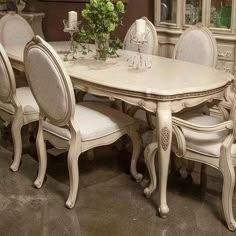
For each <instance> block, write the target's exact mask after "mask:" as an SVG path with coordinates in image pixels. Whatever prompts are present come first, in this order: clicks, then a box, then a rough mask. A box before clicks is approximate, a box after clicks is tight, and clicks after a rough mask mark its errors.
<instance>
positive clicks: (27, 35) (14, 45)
mask: <svg viewBox="0 0 236 236" xmlns="http://www.w3.org/2000/svg"><path fill="white" fill-rule="evenodd" d="M33 37H34V32H33V30H32V28H31V26H30V25H29V23H28V22H27V21H26V20H25V19H24V18H23V17H21V16H20V15H18V14H16V13H10V14H7V15H5V16H3V17H2V18H1V19H0V43H1V44H2V45H3V47H4V49H5V51H6V52H7V54H11V52H12V51H15V50H17V51H20V52H21V53H22V56H23V51H24V48H25V45H26V44H27V43H28V42H29V41H30V40H32V38H33ZM12 63H13V65H14V73H15V77H16V87H22V86H27V84H26V79H25V74H24V73H23V72H21V71H20V69H19V70H17V69H18V68H17V63H15V64H14V62H12ZM15 69H16V70H15Z"/></svg>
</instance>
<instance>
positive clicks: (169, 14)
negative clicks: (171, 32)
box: [160, 0, 177, 23]
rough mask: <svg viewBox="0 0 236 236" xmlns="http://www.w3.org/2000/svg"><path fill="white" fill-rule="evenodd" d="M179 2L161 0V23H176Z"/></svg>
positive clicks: (175, 0)
mask: <svg viewBox="0 0 236 236" xmlns="http://www.w3.org/2000/svg"><path fill="white" fill-rule="evenodd" d="M176 12H177V0H161V19H160V20H161V22H167V23H176Z"/></svg>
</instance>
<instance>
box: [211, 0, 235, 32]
mask: <svg viewBox="0 0 236 236" xmlns="http://www.w3.org/2000/svg"><path fill="white" fill-rule="evenodd" d="M231 13H232V0H211V16H210V26H211V27H214V28H225V29H230V27H231Z"/></svg>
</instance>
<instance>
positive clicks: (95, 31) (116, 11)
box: [78, 0, 125, 53]
mask: <svg viewBox="0 0 236 236" xmlns="http://www.w3.org/2000/svg"><path fill="white" fill-rule="evenodd" d="M124 12H125V6H124V4H123V2H122V1H121V0H119V1H117V2H116V3H113V2H112V0H90V2H89V3H87V4H85V8H84V9H83V10H82V12H81V16H82V17H83V18H84V19H83V23H82V25H83V28H82V29H83V32H80V33H79V36H78V40H79V41H80V42H90V41H92V40H94V39H96V38H101V37H103V35H107V34H110V33H111V32H113V31H114V30H115V29H116V28H117V27H118V25H120V24H122V18H121V14H123V13H124ZM114 45H118V44H117V43H116V44H114ZM115 47H116V46H115ZM115 51H116V50H113V53H114V52H115Z"/></svg>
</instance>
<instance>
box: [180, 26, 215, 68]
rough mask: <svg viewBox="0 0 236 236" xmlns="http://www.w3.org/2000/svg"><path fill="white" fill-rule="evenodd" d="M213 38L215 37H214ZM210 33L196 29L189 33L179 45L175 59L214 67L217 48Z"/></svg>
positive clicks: (181, 39)
mask: <svg viewBox="0 0 236 236" xmlns="http://www.w3.org/2000/svg"><path fill="white" fill-rule="evenodd" d="M212 38H213V36H212ZM212 38H211V37H210V36H209V32H205V31H202V30H199V29H198V28H197V27H196V29H194V30H192V29H190V31H187V32H186V33H185V34H184V35H183V37H182V38H180V43H179V44H177V49H176V55H175V59H177V60H181V61H188V62H192V63H197V64H201V65H205V66H212V64H213V60H214V58H215V53H216V52H215V48H216V46H215V45H214V44H213V40H212Z"/></svg>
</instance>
